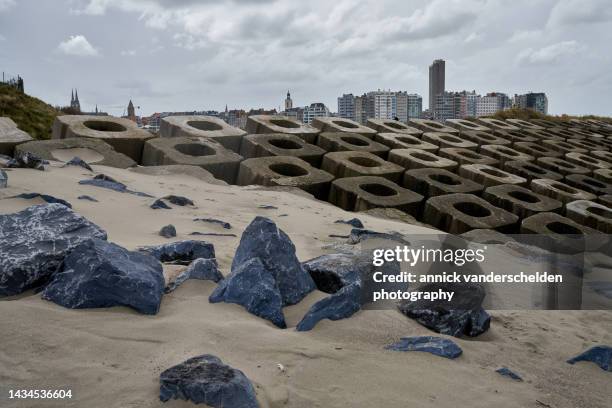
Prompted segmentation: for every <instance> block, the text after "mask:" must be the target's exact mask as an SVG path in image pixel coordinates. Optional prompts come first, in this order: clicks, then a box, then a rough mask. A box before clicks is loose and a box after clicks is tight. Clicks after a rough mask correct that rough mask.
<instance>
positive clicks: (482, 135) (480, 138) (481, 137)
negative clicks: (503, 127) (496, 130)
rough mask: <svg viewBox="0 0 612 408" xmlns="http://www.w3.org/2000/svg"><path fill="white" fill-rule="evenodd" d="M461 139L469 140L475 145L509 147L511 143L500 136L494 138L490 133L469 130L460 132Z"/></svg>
mask: <svg viewBox="0 0 612 408" xmlns="http://www.w3.org/2000/svg"><path fill="white" fill-rule="evenodd" d="M461 137H462V138H463V139H466V140H469V141H470V142H473V143H476V144H477V145H501V146H510V145H511V144H512V141H510V140H508V139H505V138H503V137H501V136H496V135H494V134H493V133H490V132H481V131H475V130H469V131H466V132H461Z"/></svg>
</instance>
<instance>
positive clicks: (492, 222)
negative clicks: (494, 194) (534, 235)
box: [423, 194, 518, 234]
mask: <svg viewBox="0 0 612 408" xmlns="http://www.w3.org/2000/svg"><path fill="white" fill-rule="evenodd" d="M423 219H424V220H426V222H427V223H428V224H431V225H433V226H434V227H437V228H439V229H441V230H443V231H446V232H448V233H451V234H463V233H465V232H467V231H470V230H473V229H479V228H485V229H494V230H498V231H505V232H512V231H513V230H514V228H515V226H516V223H517V222H518V217H517V216H516V215H514V214H512V213H510V212H508V211H506V210H504V209H502V208H498V207H495V206H493V205H491V204H490V203H489V202H487V201H485V200H483V199H482V198H480V197H477V196H475V195H473V194H447V195H442V196H436V197H432V198H430V199H428V200H427V202H426V203H425V210H424V214H423Z"/></svg>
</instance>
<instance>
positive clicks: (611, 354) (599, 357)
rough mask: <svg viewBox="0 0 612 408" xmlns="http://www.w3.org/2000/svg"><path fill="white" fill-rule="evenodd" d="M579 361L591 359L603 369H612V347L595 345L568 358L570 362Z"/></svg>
mask: <svg viewBox="0 0 612 408" xmlns="http://www.w3.org/2000/svg"><path fill="white" fill-rule="evenodd" d="M579 361H590V362H593V363H595V364H597V365H598V366H599V367H600V368H601V369H602V370H605V371H612V347H610V346H594V347H591V348H590V349H588V350H587V351H585V352H584V353H582V354H579V355H578V356H576V357H573V358H570V359H569V360H567V362H568V363H569V364H575V363H577V362H579Z"/></svg>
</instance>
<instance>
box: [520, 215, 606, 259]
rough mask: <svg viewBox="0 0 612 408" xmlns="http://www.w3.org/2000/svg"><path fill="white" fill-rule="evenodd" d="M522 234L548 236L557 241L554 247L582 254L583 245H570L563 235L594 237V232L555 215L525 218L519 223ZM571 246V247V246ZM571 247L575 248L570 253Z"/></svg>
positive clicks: (569, 241) (595, 232)
mask: <svg viewBox="0 0 612 408" xmlns="http://www.w3.org/2000/svg"><path fill="white" fill-rule="evenodd" d="M521 233H522V234H538V235H548V236H551V237H552V238H553V239H556V240H558V241H559V242H558V243H557V245H556V247H557V249H559V250H562V251H564V252H567V251H568V250H569V251H570V252H583V251H584V250H585V249H584V247H583V245H584V244H583V243H580V242H578V243H572V242H571V240H570V239H568V237H564V236H565V235H595V234H598V233H597V231H596V230H594V229H592V228H589V227H585V226H584V225H580V224H578V223H577V222H575V221H573V220H571V219H569V218H566V217H563V216H561V215H559V214H557V213H539V214H536V215H532V216H531V217H529V218H525V219H524V220H523V222H522V223H521ZM572 244H573V245H572ZM572 247H575V249H574V251H572Z"/></svg>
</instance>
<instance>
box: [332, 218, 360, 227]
mask: <svg viewBox="0 0 612 408" xmlns="http://www.w3.org/2000/svg"><path fill="white" fill-rule="evenodd" d="M335 223H336V224H348V225H352V226H353V227H354V228H363V223H362V222H361V220H360V219H359V218H351V219H350V220H346V221H345V220H336V222H335Z"/></svg>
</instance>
